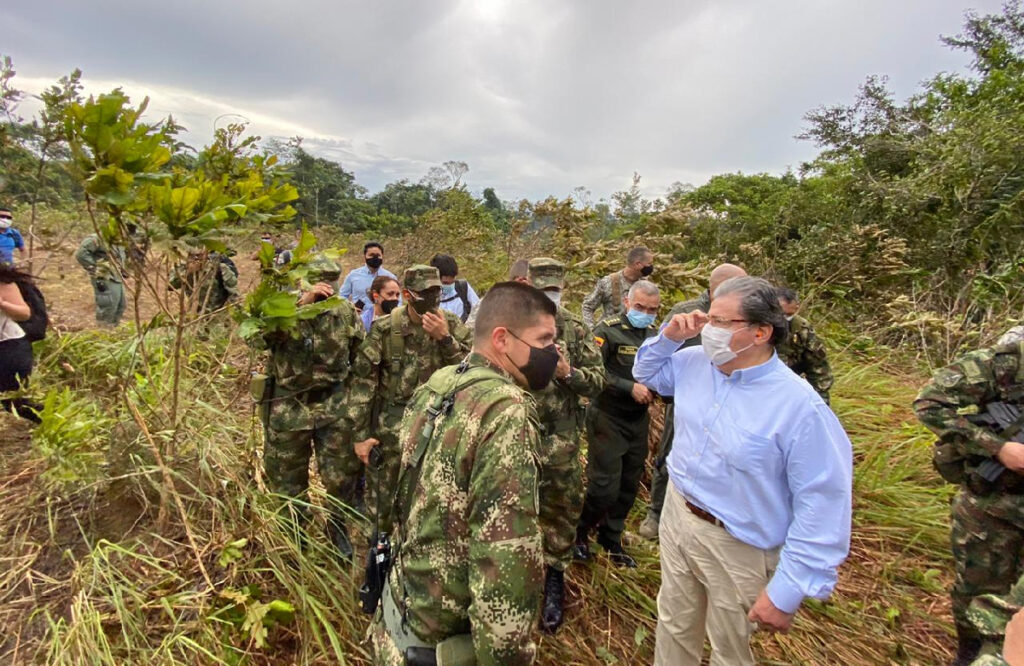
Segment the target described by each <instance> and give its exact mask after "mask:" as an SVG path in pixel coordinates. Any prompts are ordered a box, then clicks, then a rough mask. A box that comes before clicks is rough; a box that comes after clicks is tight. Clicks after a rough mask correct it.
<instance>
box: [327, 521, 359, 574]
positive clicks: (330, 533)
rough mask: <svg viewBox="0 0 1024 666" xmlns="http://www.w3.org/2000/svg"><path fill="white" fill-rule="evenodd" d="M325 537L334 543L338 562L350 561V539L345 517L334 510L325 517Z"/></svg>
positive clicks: (345, 562) (351, 553)
mask: <svg viewBox="0 0 1024 666" xmlns="http://www.w3.org/2000/svg"><path fill="white" fill-rule="evenodd" d="M327 538H328V539H330V541H331V543H332V544H333V545H334V549H335V551H336V552H337V557H338V561H339V562H341V563H342V564H348V563H349V562H351V561H352V555H353V552H354V551H353V548H352V540H351V539H349V537H348V528H347V527H346V526H345V519H344V518H343V517H342V516H340V515H339V514H338V513H336V512H331V515H330V516H329V517H328V518H327Z"/></svg>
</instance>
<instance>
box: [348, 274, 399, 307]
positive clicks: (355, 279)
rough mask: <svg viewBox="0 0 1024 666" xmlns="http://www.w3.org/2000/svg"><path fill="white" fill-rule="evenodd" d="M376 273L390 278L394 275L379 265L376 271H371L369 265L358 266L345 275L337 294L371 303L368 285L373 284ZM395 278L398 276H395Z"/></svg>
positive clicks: (352, 299)
mask: <svg viewBox="0 0 1024 666" xmlns="http://www.w3.org/2000/svg"><path fill="white" fill-rule="evenodd" d="M378 275H386V276H388V277H390V278H393V277H395V274H394V273H392V272H391V271H389V270H388V269H386V268H384V267H383V266H381V267H380V268H378V269H377V272H376V273H371V272H370V269H369V267H367V266H360V267H359V268H354V269H352V270H351V271H349V274H348V275H346V276H345V282H344V284H342V285H341V291H340V292H338V295H339V296H341V297H342V298H347V299H348V300H350V301H352V302H353V303H355V302H356V301H359V300H361V301H363V303H367V304H370V305H372V304H373V299H371V298H370V285H372V284H373V279H374V278H375V277H377V276H378ZM395 279H396V280H397V279H398V278H395Z"/></svg>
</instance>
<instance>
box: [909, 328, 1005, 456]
mask: <svg viewBox="0 0 1024 666" xmlns="http://www.w3.org/2000/svg"><path fill="white" fill-rule="evenodd" d="M995 401H1002V402H1008V403H1012V404H1016V405H1021V404H1024V342H1019V343H1013V344H1008V345H997V346H995V347H990V348H988V349H979V350H976V351H973V352H970V353H968V354H965V355H964V356H961V357H960V358H959V359H957V360H956V361H954V362H953V364H952V365H949V366H947V367H945V368H940V369H939V370H937V371H936V372H935V374H934V375H933V377H932V380H931V381H930V382H929V383H928V384H927V385H925V387H924V388H923V389H921V393H919V394H918V396H917V399H916V400H914V411H915V412H917V418H919V419H920V420H921V423H923V424H924V425H926V426H928V428H929V429H930V430H932V432H934V433H935V434H936V435H938V436H939V439H941V440H943V441H950V442H953V443H955V444H956V446H957V448H958V449H959V450H960V452H961V453H962V454H963V455H967V456H982V457H991V456H994V455H996V454H997V453H999V449H1001V448H1002V446H1003V444H1005V443H1006V442H1005V441H1004V440H1003V438H1002V437H1000V436H999V435H998V434H997V433H994V432H992V431H990V430H988V429H986V428H984V427H982V426H979V425H975V424H973V423H971V422H970V421H968V420H967V416H968V415H970V414H976V413H978V412H979V411H983V410H984V409H985V406H986V405H987V404H988V403H990V402H995Z"/></svg>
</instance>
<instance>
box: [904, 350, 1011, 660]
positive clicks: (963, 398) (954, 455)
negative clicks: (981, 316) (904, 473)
mask: <svg viewBox="0 0 1024 666" xmlns="http://www.w3.org/2000/svg"><path fill="white" fill-rule="evenodd" d="M991 403H1004V404H1009V405H1014V406H1017V407H1020V406H1022V404H1024V343H1016V344H1009V345H1002V346H996V347H992V348H989V349H981V350H978V351H974V352H971V353H969V354H966V355H965V356H963V357H961V358H959V359H958V360H957V361H956V362H954V363H953V364H952V365H950V366H948V367H945V368H942V369H940V370H938V371H937V372H936V373H935V375H934V377H933V378H932V381H931V382H930V383H929V384H928V385H927V386H925V387H924V389H922V391H921V393H920V394H919V395H918V397H917V400H915V401H914V410H915V411H916V412H917V416H918V418H919V419H920V420H921V422H922V423H923V424H924V425H926V426H928V428H930V429H931V430H932V431H933V432H935V433H936V434H937V435H938V436H939V441H938V442H937V443H936V449H935V454H936V455H935V463H936V468H937V469H938V470H939V472H940V473H941V474H942V475H943V477H944V478H945V479H946V480H948V481H953V482H959V483H960V484H961V486H960V491H959V492H958V493H957V495H956V497H955V499H954V500H953V507H952V520H951V523H952V529H951V541H952V547H953V559H954V563H955V568H956V571H955V574H956V576H955V580H954V583H953V590H952V599H953V617H954V620H955V621H956V628H957V639H958V649H957V661H956V662H954V663H956V664H969V663H970V662H971V659H973V658H974V657H975V656H976V655H977V652H978V649H979V647H980V635H979V633H978V631H977V630H976V629H975V628H974V627H973V626H972V625H971V624H970V622H969V621H968V618H967V608H968V605H969V604H970V602H971V599H973V598H974V597H977V596H979V595H983V594H1005V593H1006V592H1007V591H1008V590H1009V589H1010V587H1011V586H1012V585H1013V584H1014V583H1015V582H1017V580H1018V579H1019V578H1020V576H1021V573H1022V566H1021V565H1022V560H1021V553H1022V552H1024V478H1022V476H1021V474H1022V473H1024V444H1021V443H1019V441H1020V440H1021V439H1024V437H1022V436H1021V434H1020V432H1019V427H1018V428H1014V427H1011V428H1008V429H1006V430H1003V431H1001V432H996V431H995V429H990V428H986V427H982V426H980V425H977V424H975V423H973V422H972V421H971V420H970V419H969V418H968V416H969V415H970V414H972V413H975V414H977V413H982V412H984V413H987V412H988V409H989V405H990V404H991ZM1003 433H1007V434H1008V436H1004V435H1003ZM989 461H998V462H999V463H1001V464H1002V465H1004V466H1005V467H1006V469H1003V470H1001V473H1000V474H999V475H998V477H996V478H995V480H994V481H990V480H988V479H986V478H985V476H984V475H983V465H991V464H992V463H991V462H989Z"/></svg>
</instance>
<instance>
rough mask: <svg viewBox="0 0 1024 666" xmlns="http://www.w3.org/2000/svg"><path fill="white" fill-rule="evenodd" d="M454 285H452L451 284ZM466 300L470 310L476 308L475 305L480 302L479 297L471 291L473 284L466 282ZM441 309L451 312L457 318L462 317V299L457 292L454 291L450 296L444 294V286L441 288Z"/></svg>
mask: <svg viewBox="0 0 1024 666" xmlns="http://www.w3.org/2000/svg"><path fill="white" fill-rule="evenodd" d="M453 286H454V285H453ZM466 300H468V301H469V308H470V312H471V313H472V311H473V310H475V309H476V306H477V305H479V304H480V297H479V296H477V295H476V292H475V291H473V285H471V284H470V283H468V282H467V283H466ZM441 309H442V310H447V311H448V312H451V313H452V314H454V315H455V316H457V317H458V318H459V319H462V309H463V308H462V299H461V298H459V293H458V292H457V291H456V292H455V293H454V294H452V295H451V296H445V295H444V287H442V288H441Z"/></svg>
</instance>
